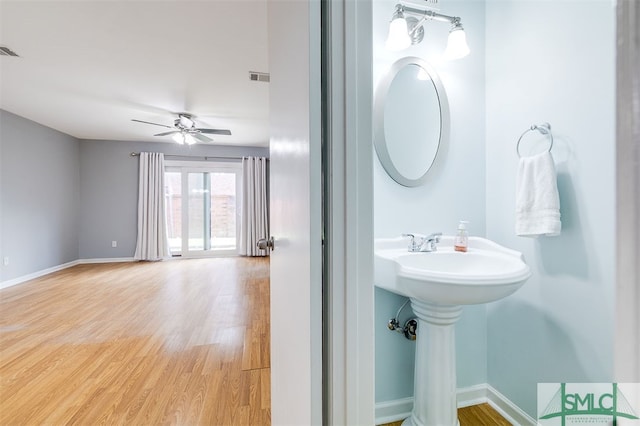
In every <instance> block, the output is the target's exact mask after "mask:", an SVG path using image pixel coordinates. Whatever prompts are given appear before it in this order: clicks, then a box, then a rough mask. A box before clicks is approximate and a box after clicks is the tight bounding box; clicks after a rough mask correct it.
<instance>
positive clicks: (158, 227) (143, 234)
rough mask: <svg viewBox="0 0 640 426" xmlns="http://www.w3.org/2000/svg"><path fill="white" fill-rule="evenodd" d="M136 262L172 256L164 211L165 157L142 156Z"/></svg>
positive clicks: (160, 154) (145, 153) (156, 153)
mask: <svg viewBox="0 0 640 426" xmlns="http://www.w3.org/2000/svg"><path fill="white" fill-rule="evenodd" d="M133 257H134V259H136V260H161V259H163V258H165V257H169V241H168V239H167V226H166V220H165V209H164V154H162V153H160V152H141V153H140V172H139V181H138V239H137V242H136V252H135V254H134V256H133Z"/></svg>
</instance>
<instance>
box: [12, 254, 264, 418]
mask: <svg viewBox="0 0 640 426" xmlns="http://www.w3.org/2000/svg"><path fill="white" fill-rule="evenodd" d="M268 278H269V260H268V259H263V258H260V259H247V258H222V259H197V260H180V261H169V262H161V263H121V264H97V265H79V266H75V267H73V268H69V269H66V270H63V271H60V272H57V273H54V274H51V275H48V276H45V277H42V278H39V279H36V280H33V281H30V282H28V283H24V284H20V285H17V286H14V287H10V288H7V289H3V290H0V339H1V340H0V344H1V348H0V424H1V425H34V424H53V425H59V424H77V425H95V424H128V425H132V424H135V425H138V424H140V425H142V424H154V425H155V424H173V425H196V424H207V425H249V424H251V425H269V424H270V369H269V365H270V364H269V363H270V360H269V353H270V348H269V339H270V338H269V279H268Z"/></svg>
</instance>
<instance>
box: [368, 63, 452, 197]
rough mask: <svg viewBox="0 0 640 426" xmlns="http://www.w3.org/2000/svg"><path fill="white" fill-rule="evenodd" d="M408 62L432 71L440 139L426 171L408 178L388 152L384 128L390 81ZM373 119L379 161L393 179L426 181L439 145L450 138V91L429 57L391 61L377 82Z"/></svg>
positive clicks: (403, 182)
mask: <svg viewBox="0 0 640 426" xmlns="http://www.w3.org/2000/svg"><path fill="white" fill-rule="evenodd" d="M408 65H417V66H419V67H421V68H422V69H423V70H425V72H426V73H427V74H429V77H431V81H432V82H433V86H434V88H435V90H436V96H437V97H438V103H439V105H440V139H439V140H438V146H437V148H436V153H435V155H434V156H433V158H432V159H431V163H430V164H429V165H428V167H427V169H426V170H425V172H424V174H423V175H422V176H420V177H419V178H417V179H409V178H407V177H406V176H404V175H403V174H402V173H401V172H400V170H398V169H397V167H396V166H395V165H394V164H393V161H392V160H391V156H390V155H389V149H388V148H387V145H388V141H387V138H386V136H385V128H384V106H385V102H386V99H387V94H388V93H389V89H390V88H391V83H392V82H393V80H394V79H395V77H396V76H397V75H398V73H399V72H400V70H402V69H403V68H404V67H406V66H408ZM373 120H374V125H373V143H374V146H375V148H376V153H377V154H378V159H379V160H380V163H381V164H382V167H383V168H384V170H385V171H386V172H387V174H388V175H389V176H390V177H391V178H392V179H393V180H394V181H396V182H397V183H399V184H400V185H403V186H408V187H415V186H420V185H423V184H424V183H425V181H426V180H427V173H429V170H430V169H431V167H432V166H433V163H435V160H436V158H437V156H438V152H439V151H440V147H441V146H442V145H443V144H444V143H446V142H448V140H449V126H450V117H449V102H448V100H447V94H446V92H445V91H444V86H443V85H442V82H441V81H440V77H438V74H437V73H436V71H435V70H434V69H433V67H431V66H430V65H429V64H428V63H427V61H425V60H423V59H421V58H418V57H414V56H408V57H405V58H401V59H398V60H397V61H396V62H394V63H393V65H391V68H390V69H389V72H387V74H386V75H385V76H384V77H383V78H382V79H381V80H380V83H379V84H378V89H377V91H376V96H375V101H374V105H373Z"/></svg>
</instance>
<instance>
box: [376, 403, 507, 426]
mask: <svg viewBox="0 0 640 426" xmlns="http://www.w3.org/2000/svg"><path fill="white" fill-rule="evenodd" d="M458 420H460V426H511V423H509V422H508V421H506V420H505V419H504V418H503V417H502V416H500V414H498V412H497V411H496V410H494V409H493V408H492V407H491V406H490V405H489V404H479V405H473V406H471V407H465V408H458ZM401 424H402V422H401V421H400V422H394V423H387V424H385V425H381V426H400V425H401Z"/></svg>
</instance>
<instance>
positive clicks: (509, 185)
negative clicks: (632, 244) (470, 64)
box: [486, 0, 615, 418]
mask: <svg viewBox="0 0 640 426" xmlns="http://www.w3.org/2000/svg"><path fill="white" fill-rule="evenodd" d="M486 11H487V13H486V24H487V25H486V28H487V31H486V53H487V60H486V65H487V70H486V79H487V86H486V95H487V108H486V114H487V125H486V128H487V129H486V130H487V140H486V144H487V148H486V149H487V152H486V154H487V155H486V164H487V166H486V170H487V190H486V195H487V204H486V207H487V235H488V237H489V238H491V239H493V240H495V241H497V242H498V243H501V244H504V245H506V246H509V247H512V248H514V249H516V250H519V251H521V252H523V253H524V255H525V257H526V260H527V263H529V264H530V265H531V268H532V271H533V276H532V277H531V279H530V280H529V281H528V282H527V283H526V284H525V285H524V287H523V288H522V289H520V290H519V291H518V292H516V293H515V294H514V295H512V296H510V297H508V298H506V299H504V300H503V301H500V302H497V303H493V304H490V305H488V308H487V320H488V333H487V335H488V344H487V349H488V357H487V359H488V377H489V383H490V384H491V385H492V386H493V387H494V388H496V389H497V390H498V391H500V392H501V393H503V394H504V395H505V396H507V397H508V398H509V399H510V400H511V401H513V402H514V403H516V404H517V405H518V406H519V407H521V408H522V409H524V410H525V411H526V412H527V413H529V415H531V416H532V417H534V418H535V417H536V412H535V410H536V385H537V383H538V382H563V381H564V382H609V381H611V380H612V371H613V334H614V311H613V309H614V294H615V288H614V286H615V276H614V236H615V232H614V231H615V229H614V217H615V207H614V206H615V200H614V195H615V182H614V172H615V169H614V153H615V127H614V125H615V115H614V114H615V104H614V101H615V99H614V94H615V26H614V23H615V9H614V2H613V1H610V0H589V1H553V2H539V1H523V0H518V1H516V0H513V1H488V2H487V9H486ZM543 121H548V122H549V123H551V126H552V130H553V135H554V145H553V150H552V154H553V156H554V158H555V162H556V166H557V171H558V187H559V191H560V203H561V208H560V210H561V214H562V228H563V229H562V233H561V235H560V236H558V237H541V238H538V239H530V238H522V237H517V236H516V235H515V233H514V222H515V220H514V203H515V201H514V198H515V176H516V170H517V165H518V158H517V156H516V151H515V150H516V141H517V140H518V137H519V136H520V134H521V133H522V132H523V131H524V130H526V129H527V128H528V127H529V126H531V125H532V124H534V123H540V122H543ZM526 141H527V143H528V144H529V146H530V147H531V146H532V145H536V144H538V145H539V146H540V147H542V149H544V144H545V141H544V140H538V138H536V137H531V138H529V137H527V139H526ZM523 143H524V142H523Z"/></svg>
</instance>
